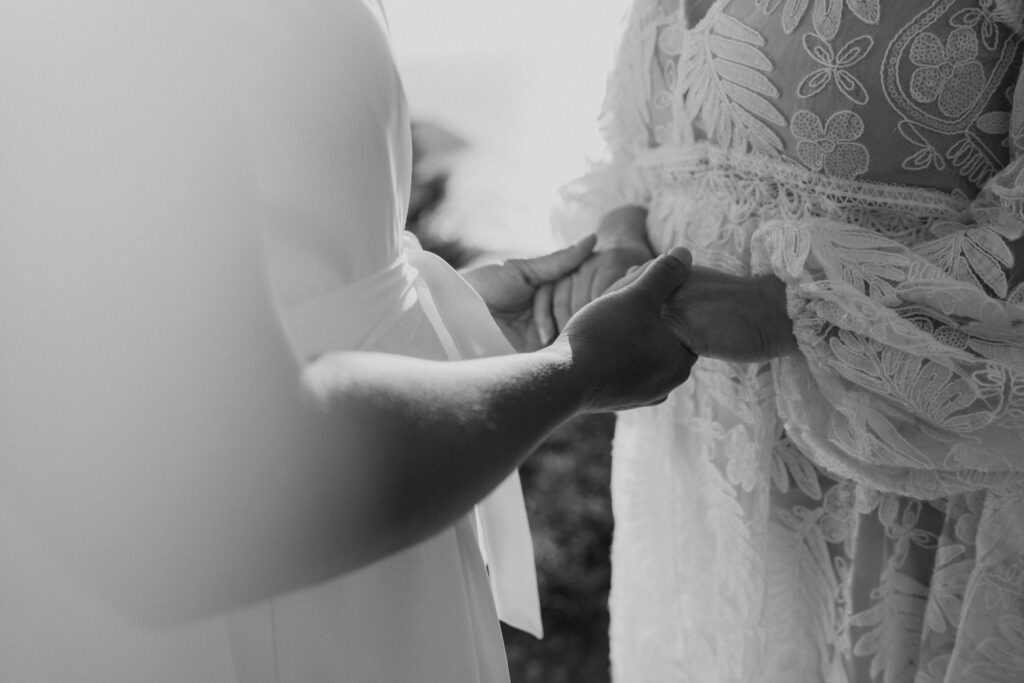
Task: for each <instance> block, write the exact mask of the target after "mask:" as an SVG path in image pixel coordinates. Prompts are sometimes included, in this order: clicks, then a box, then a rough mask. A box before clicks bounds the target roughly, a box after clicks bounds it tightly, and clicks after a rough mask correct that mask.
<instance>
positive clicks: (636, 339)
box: [552, 248, 696, 412]
mask: <svg viewBox="0 0 1024 683" xmlns="http://www.w3.org/2000/svg"><path fill="white" fill-rule="evenodd" d="M692 260H693V259H692V256H691V255H690V252H689V251H687V250H686V249H683V248H677V249H673V250H672V251H671V252H669V253H668V254H666V255H664V256H661V257H659V258H658V259H657V260H655V261H653V262H651V263H650V265H648V266H647V267H646V268H645V269H644V270H643V272H642V273H640V274H638V275H637V276H636V277H634V278H632V280H631V281H630V282H629V283H628V284H625V285H624V286H621V287H618V288H617V289H616V290H615V291H614V292H612V293H609V294H607V295H605V296H603V297H601V298H599V299H597V300H595V301H594V302H592V303H590V304H589V305H587V306H585V307H584V308H583V309H582V310H581V311H580V312H579V313H578V314H577V315H576V316H574V317H573V318H572V319H571V320H570V321H569V323H568V324H567V325H566V328H565V330H564V331H563V333H562V335H561V336H560V337H559V338H558V339H556V340H555V343H554V344H553V345H552V347H553V349H555V350H566V351H567V352H568V354H569V355H570V357H571V359H572V363H573V366H574V367H575V368H577V369H578V371H579V372H580V373H582V375H583V377H584V381H585V382H587V383H588V384H589V385H590V386H591V387H592V388H591V390H590V393H589V396H588V397H587V400H586V402H585V407H584V409H585V410H588V411H591V412H600V411H608V410H624V409H627V408H635V407H638V406H644V405H653V404H656V403H660V402H661V401H663V400H665V397H666V396H668V393H669V392H670V391H671V390H672V389H674V388H675V387H676V386H678V385H679V384H681V383H682V382H684V381H685V380H686V379H687V378H688V377H689V376H690V368H691V367H692V366H693V363H694V362H695V361H696V356H695V355H694V354H693V353H692V352H690V351H689V350H688V349H687V348H686V347H684V346H683V345H682V344H680V342H679V340H678V339H677V338H676V336H675V335H674V334H673V332H672V330H671V328H670V327H669V325H668V324H667V321H666V320H664V319H663V318H662V315H661V311H662V308H663V307H664V306H665V303H666V301H668V299H669V297H670V296H671V295H672V293H673V292H675V291H676V290H677V289H679V287H680V285H682V284H683V283H684V282H685V281H686V279H687V276H688V274H689V270H690V264H691V263H692Z"/></svg>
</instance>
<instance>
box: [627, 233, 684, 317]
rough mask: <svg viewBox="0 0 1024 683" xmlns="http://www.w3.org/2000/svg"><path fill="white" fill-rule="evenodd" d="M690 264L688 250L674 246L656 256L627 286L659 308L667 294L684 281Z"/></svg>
mask: <svg viewBox="0 0 1024 683" xmlns="http://www.w3.org/2000/svg"><path fill="white" fill-rule="evenodd" d="M692 265H693V255H692V254H690V251H689V250H688V249H685V248H683V247H676V248H674V249H672V250H671V251H670V252H668V253H667V254H663V255H661V256H659V257H658V258H656V259H655V260H654V262H653V263H651V264H650V265H649V266H648V267H647V268H646V270H644V272H643V273H642V274H641V275H640V276H639V277H638V278H637V279H636V280H635V281H634V282H633V283H632V284H630V285H628V288H629V289H631V290H635V291H638V292H643V294H644V296H645V297H646V298H647V299H648V300H649V301H650V303H651V304H652V305H655V306H657V307H658V308H660V307H661V305H662V304H664V303H665V300H666V299H668V297H669V295H670V294H672V292H674V291H676V290H677V289H679V286H680V285H682V284H683V282H685V281H686V277H687V275H689V273H690V266H692Z"/></svg>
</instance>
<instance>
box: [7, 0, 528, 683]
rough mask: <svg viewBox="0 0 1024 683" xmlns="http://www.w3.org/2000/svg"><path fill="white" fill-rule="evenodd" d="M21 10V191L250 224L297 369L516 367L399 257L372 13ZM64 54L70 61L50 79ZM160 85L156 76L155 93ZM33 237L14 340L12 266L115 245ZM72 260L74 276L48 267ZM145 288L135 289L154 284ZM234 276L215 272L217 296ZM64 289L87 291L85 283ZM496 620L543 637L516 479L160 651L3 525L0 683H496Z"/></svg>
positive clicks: (397, 175)
mask: <svg viewBox="0 0 1024 683" xmlns="http://www.w3.org/2000/svg"><path fill="white" fill-rule="evenodd" d="M17 4H18V3H14V2H6V1H4V2H0V7H2V8H3V10H4V15H5V16H7V17H8V19H5V21H4V22H3V23H4V24H6V28H3V27H0V37H2V38H4V39H5V45H6V46H7V47H6V48H5V49H4V58H5V61H8V63H12V62H13V61H17V62H18V63H19V64H21V65H22V68H21V69H20V70H14V69H4V68H2V67H0V82H4V83H10V84H11V85H12V86H13V87H15V88H18V87H22V88H25V89H26V90H24V91H23V92H22V94H24V98H22V99H21V100H19V99H17V98H12V99H13V101H14V102H15V104H14V105H13V113H14V119H13V120H14V121H15V122H16V125H20V126H21V128H22V129H23V130H22V129H18V130H17V131H16V132H18V133H19V137H18V138H17V143H16V144H14V145H13V147H14V150H13V152H12V153H11V155H10V156H9V159H12V160H13V161H12V162H11V166H12V167H13V165H14V164H15V163H20V164H22V168H23V169H27V170H26V171H25V177H28V178H30V179H29V180H19V182H21V183H22V185H16V186H15V187H22V186H23V187H30V186H32V187H34V186H33V185H32V183H33V182H35V180H33V179H36V180H38V178H39V177H41V176H39V175H38V174H36V175H33V173H34V172H35V169H34V168H32V167H31V165H32V164H40V165H41V164H44V163H52V164H54V167H55V168H56V169H57V170H55V171H54V172H53V173H54V177H53V183H54V186H55V187H57V188H59V189H60V191H62V192H63V191H65V190H66V188H67V187H70V186H72V185H74V186H75V187H76V188H78V187H79V186H81V187H86V186H88V185H89V184H90V183H91V184H93V185H95V186H96V187H97V188H99V189H98V191H94V189H95V188H92V187H90V188H89V191H88V193H87V194H88V195H89V196H100V197H101V198H102V197H114V198H116V197H117V196H119V195H123V194H124V193H130V192H132V182H133V181H132V179H133V178H153V177H155V178H157V179H160V178H162V176H161V174H162V173H166V175H167V178H166V181H167V182H168V184H169V185H168V187H169V192H168V196H169V197H172V198H173V199H169V200H168V206H169V207H170V208H169V209H168V210H169V211H171V210H177V208H178V207H177V206H173V205H172V204H171V202H178V201H183V202H189V201H192V200H194V201H195V202H196V203H197V205H199V204H200V203H204V202H205V203H208V204H210V205H211V206H213V205H216V206H217V210H218V211H224V212H226V213H225V215H226V216H227V217H228V219H229V220H231V221H235V222H239V221H245V220H248V221H250V222H251V227H252V229H251V232H250V233H249V237H251V239H252V240H253V242H256V241H260V242H261V244H262V251H263V255H264V261H265V264H264V265H265V272H266V283H267V284H266V286H267V294H268V296H269V297H271V298H272V300H273V302H274V307H275V310H276V311H277V314H278V318H279V320H280V321H281V326H282V327H283V331H284V335H285V337H286V338H287V340H288V343H289V344H290V346H291V349H292V352H293V353H294V354H295V356H297V357H298V358H299V359H301V360H302V361H308V360H311V359H313V358H316V357H317V356H319V355H322V354H324V353H328V352H331V351H336V350H346V349H364V350H374V351H381V352H388V353H398V354H404V355H411V356H417V357H423V358H432V359H458V358H472V357H480V356H485V355H494V354H499V353H505V352H508V351H510V348H509V346H508V344H507V342H506V341H505V339H504V338H503V337H502V335H501V333H500V331H499V330H498V329H497V327H496V326H495V325H494V322H493V320H492V319H491V318H490V316H489V314H488V312H487V310H486V307H485V306H484V305H483V303H482V301H481V300H480V299H479V297H478V296H477V295H476V293H475V292H474V291H473V290H472V289H471V288H470V287H469V286H468V284H467V283H466V282H465V281H464V280H462V279H461V278H460V277H459V276H458V275H457V274H456V273H455V272H454V271H453V270H452V269H451V268H449V267H448V266H447V265H446V264H444V263H443V262H442V261H440V260H439V259H437V258H436V257H434V256H433V255H431V254H428V253H425V252H423V251H422V250H421V249H420V248H419V247H418V245H417V244H415V241H414V240H411V239H410V238H408V237H406V236H405V235H404V230H403V226H404V220H405V214H406V205H407V200H408V195H409V184H410V178H411V161H412V160H411V142H410V129H409V120H408V114H407V110H406V106H405V100H404V95H403V91H402V86H401V83H400V80H399V77H398V75H397V73H396V71H395V66H394V62H393V59H392V55H391V52H390V47H389V44H388V38H387V28H386V21H385V18H384V15H383V10H382V9H381V7H380V6H379V4H378V3H377V2H376V1H375V0H294V1H289V2H280V1H279V0H251V1H247V2H234V1H231V0H204V1H203V2H186V3H146V4H142V5H140V4H138V3H130V2H88V1H86V2H77V1H76V2H70V1H65V0H52V1H50V0H44V2H42V3H41V4H39V5H37V6H34V7H33V9H32V11H31V12H29V11H28V10H25V9H24V8H20V7H17V6H16V5H17ZM172 4H173V7H171V6H170V5H172ZM165 5H166V6H165ZM6 50H10V55H8V54H7V52H6ZM55 54H56V55H61V59H59V60H56V61H52V60H49V59H48V58H47V56H52V55H55ZM8 57H10V58H11V59H10V60H8ZM152 64H156V65H158V67H159V75H155V74H151V73H149V72H148V71H147V68H148V67H147V65H152ZM28 65H31V66H28ZM168 74H171V75H172V77H168ZM105 75H109V79H110V82H109V83H107V82H105V81H104V80H103V79H104V78H105V77H106V76H105ZM47 88H50V89H51V90H52V93H47V92H44V91H46V90H47ZM16 92H17V91H16ZM79 95H81V96H82V101H80V102H79V103H78V107H77V108H76V107H75V106H74V104H75V102H74V101H73V100H72V101H70V102H68V105H69V106H68V107H65V108H61V107H51V106H49V105H48V104H47V105H45V106H43V105H38V109H39V112H33V113H34V114H37V115H36V116H34V117H33V116H27V115H26V112H27V111H29V110H30V109H31V108H32V107H33V106H36V105H33V103H34V102H43V99H40V98H44V99H45V98H47V97H53V98H58V97H66V98H68V99H72V98H75V97H78V96H79ZM19 107H21V108H19ZM211 112H212V113H211ZM121 118H123V119H124V120H123V121H120V119H121ZM91 125H92V127H90V126H91ZM68 131H70V134H66V133H68ZM92 131H100V132H96V133H95V136H96V138H97V139H94V140H93V139H89V137H88V136H89V135H90V133H91V132H92ZM110 131H113V132H110ZM182 131H185V132H184V133H182ZM105 133H110V134H109V136H108V137H107V138H106V139H100V137H101V135H102V134H105ZM179 133H180V134H181V136H183V137H180V139H176V138H175V137H174V136H175V135H178V134H179ZM83 135H84V136H85V137H84V138H83V137H82V136H83ZM33 136H34V137H33ZM47 136H51V139H50V140H49V141H46V142H40V141H42V140H44V139H46V137H47ZM136 136H143V137H141V138H138V137H136ZM162 136H166V139H164V137H162ZM4 139H5V140H6V139H7V138H6V137H5V138H4ZM33 140H35V143H36V144H35V151H34V152H33V150H32V141H33ZM54 140H56V142H54ZM139 140H142V142H141V143H140V142H139ZM62 145H64V146H63V147H62ZM147 145H148V146H150V147H151V149H150V153H149V154H147V153H146V151H145V148H146V147H147ZM183 145H184V147H182V146H183ZM193 145H194V146H193ZM204 146H205V147H204ZM182 149H184V151H183V152H181V155H180V156H179V151H180V150H182ZM125 150H128V151H125ZM119 155H120V156H119ZM183 160H184V161H183ZM197 160H198V161H197ZM90 164H92V165H93V166H94V168H92V170H91V171H90V168H89V165H90ZM112 169H114V170H112ZM182 169H184V171H182ZM7 170H8V167H6V166H5V168H4V174H5V175H4V177H8V176H7V173H6V172H7ZM176 170H177V171H179V173H178V174H177V175H175V171H176ZM214 173H219V174H221V176H214V178H215V179H216V178H217V177H223V178H224V181H225V192H224V198H223V199H221V198H218V197H216V196H215V197H210V196H208V195H202V192H203V190H202V187H204V185H203V182H202V181H203V180H204V179H205V178H206V177H207V176H208V175H210V174H214ZM11 177H15V176H11ZM60 183H64V184H65V185H63V186H62V185H60ZM190 183H194V186H195V189H194V190H193V187H192V185H190ZM42 184H44V183H43V182H42V181H39V185H40V186H41V185H42ZM228 186H230V187H228ZM235 190H238V191H237V192H235ZM26 192H27V191H26ZM68 192H71V190H68ZM23 194H24V193H23ZM85 194H86V192H85V191H84V190H83V196H84V195H85ZM69 196H71V195H69ZM239 198H241V199H239ZM25 205H26V206H27V205H28V203H26V204H25ZM15 215H18V214H15ZM24 215H26V216H28V215H35V214H32V212H31V211H29V212H27V213H25V214H24ZM214 225H216V223H214ZM189 227H190V226H187V225H183V226H181V229H182V230H188V229H189ZM44 232H45V231H39V230H36V231H25V234H21V233H15V232H12V231H11V230H7V231H6V232H5V234H4V238H5V239H4V242H3V245H6V246H10V245H12V244H20V246H21V248H22V252H21V258H22V260H20V261H15V260H14V259H12V258H5V259H4V263H3V265H4V266H9V268H7V277H6V278H5V279H4V280H3V282H2V283H0V284H3V285H4V286H5V290H6V293H7V296H6V297H5V298H4V299H3V301H2V302H0V305H2V306H4V308H2V309H0V311H2V312H3V314H4V316H8V315H11V316H12V317H11V320H13V321H14V323H12V324H18V325H19V326H20V327H19V329H22V328H24V326H25V325H28V324H29V323H28V322H26V321H27V320H29V318H30V317H31V316H28V314H26V315H25V316H22V317H20V318H19V317H18V315H20V314H21V312H20V310H18V309H16V308H15V303H14V302H16V298H15V297H16V296H19V293H20V295H27V294H26V292H27V291H28V290H27V286H26V285H24V284H23V283H25V282H28V281H29V279H30V278H36V279H38V278H37V276H36V275H35V274H34V273H35V272H36V271H31V272H30V271H29V270H28V268H29V267H28V266H26V265H24V264H25V263H26V261H25V260H24V259H28V258H30V257H31V256H32V255H34V254H35V253H43V252H42V251H38V252H36V251H33V249H37V250H42V249H53V248H59V249H64V248H65V247H66V249H68V250H75V249H83V248H86V247H83V246H82V245H84V244H92V245H94V247H93V248H98V247H95V245H96V244H102V240H103V239H105V238H106V237H107V236H106V235H96V236H94V237H93V238H92V241H91V242H90V241H89V240H88V239H87V238H86V237H83V236H81V235H77V234H76V235H69V236H68V237H67V239H66V240H63V241H62V240H61V239H54V240H51V241H46V240H49V237H50V236H48V235H44V234H43V233H44ZM10 237H14V238H15V239H16V240H18V241H14V242H8V241H7V238H10ZM44 237H45V238H46V239H45V240H44V239H43V238H44ZM247 238H248V237H247ZM40 240H43V241H40ZM111 244H112V245H113V244H114V243H113V242H112V243H111ZM3 245H0V246H3ZM111 249H112V252H111V253H112V256H116V255H117V251H116V247H111ZM5 251H7V254H8V256H10V254H11V251H10V250H7V249H5ZM245 251H246V249H244V248H243V249H240V252H245ZM123 253H125V254H129V253H132V252H131V250H130V247H128V246H125V248H124V252H123ZM140 253H144V252H140ZM158 256H159V255H158V254H155V253H150V254H148V256H147V257H148V258H153V257H158ZM62 261H63V262H65V264H70V263H71V262H72V261H74V255H71V256H62V257H61V258H58V259H57V260H55V261H54V263H55V264H58V263H61V262H62ZM137 271H138V272H139V273H140V276H141V277H144V276H145V275H144V274H145V272H146V268H145V264H142V265H140V266H139V268H138V269H137ZM64 272H65V274H66V275H67V276H68V277H71V275H72V272H70V271H64ZM231 275H232V270H231V268H230V267H228V264H225V269H224V278H225V282H229V281H230V280H229V278H230V277H231ZM55 277H58V279H59V274H58V275H56V276H55ZM75 277H78V278H79V280H80V281H81V282H82V283H83V284H82V287H83V288H84V287H86V285H87V283H85V281H84V280H82V279H81V278H82V277H85V276H82V275H81V274H79V275H76V276H75ZM19 278H20V279H19ZM32 281H35V280H32ZM219 286H221V283H219V282H205V283H202V285H201V286H200V285H198V284H197V285H196V287H198V288H199V289H200V290H201V288H202V287H219ZM225 286H227V285H225ZM56 289H57V287H56V285H54V290H55V291H56ZM39 296H42V294H40V295H39ZM83 296H84V295H83ZM50 298H51V299H53V300H54V301H56V300H57V299H58V298H59V295H54V296H52V297H50ZM154 305H157V304H154ZM26 316H28V317H26ZM65 317H66V316H65ZM61 319H63V318H61ZM31 320H33V321H34V320H35V318H32V319H31ZM30 322H31V321H30ZM0 325H4V323H0ZM8 329H9V330H10V329H12V328H8ZM25 329H27V328H25ZM92 332H93V330H91V329H90V334H92ZM95 334H96V336H97V338H100V337H102V338H104V339H106V338H108V337H109V338H111V339H113V338H114V337H115V336H116V334H115V333H114V332H112V331H110V330H105V329H99V330H97V331H95ZM122 334H126V333H124V332H122ZM104 335H106V336H104ZM4 338H5V339H7V337H6V336H5V337H4ZM25 338H26V339H27V338H28V337H27V333H26V337H25ZM7 341H8V346H9V348H13V349H14V350H15V351H16V352H17V353H16V354H15V356H16V357H18V358H24V359H34V358H36V357H37V356H35V355H33V354H41V353H42V351H40V350H38V349H37V348H36V347H37V346H38V345H37V344H29V343H25V344H22V346H21V347H16V346H14V344H16V343H20V341H21V337H15V338H13V341H11V340H7ZM55 343H56V342H55ZM42 346H44V347H45V346H46V345H45V344H42ZM17 354H21V355H20V356H19V355H17ZM28 362H32V361H31V360H29V361H28ZM13 363H14V361H11V363H9V364H6V365H3V366H2V368H0V371H2V372H3V373H4V374H5V375H7V374H9V375H10V377H9V379H10V380H11V381H10V382H9V383H8V384H7V387H8V389H6V390H5V394H4V396H3V400H4V404H3V406H4V410H5V411H6V410H7V408H8V407H9V406H11V405H14V403H13V402H12V403H10V404H8V402H7V401H8V399H11V400H12V401H13V400H14V399H17V395H16V394H15V391H14V388H16V387H17V386H19V385H18V381H19V379H22V378H28V377H29V375H28V374H24V375H21V374H18V373H19V372H20V370H19V367H21V366H19V367H15V366H14V365H13ZM22 365H24V364H22ZM27 381H28V380H27V379H26V382H27ZM33 381H34V380H33ZM182 381H187V380H186V379H185V378H182ZM255 381H258V378H256V380H255ZM26 386H27V384H26ZM12 387H13V388H12ZM195 400H196V401H197V402H200V403H201V402H202V401H204V400H206V399H205V398H204V397H203V396H196V397H195ZM26 410H28V408H26ZM210 410H216V406H212V405H211V406H210ZM8 424H10V423H8V422H7V421H4V422H3V425H8ZM15 433H16V434H18V432H15ZM18 438H20V437H18ZM11 439H12V441H11V443H20V442H17V441H14V439H15V437H11ZM488 574H490V580H489V577H488ZM496 605H497V607H496ZM499 616H500V617H501V618H502V619H504V620H505V621H507V622H509V623H511V624H513V625H516V626H519V627H521V628H524V629H526V630H530V631H532V632H534V633H536V634H538V635H539V633H540V619H539V608H538V603H537V592H536V579H535V576H534V570H533V555H532V547H531V544H530V538H529V530H528V528H527V525H526V516H525V509H524V507H523V503H522V493H521V490H520V487H519V481H518V477H517V476H513V477H511V478H510V479H509V480H507V481H506V482H505V483H504V484H502V485H501V486H500V487H499V488H498V489H497V490H496V491H495V492H494V493H493V494H492V495H491V497H490V498H488V499H487V500H486V501H484V503H482V504H481V505H480V506H478V507H477V509H476V510H475V511H474V512H473V513H471V514H470V515H468V516H466V517H465V518H463V519H462V520H460V521H459V522H458V523H456V524H455V525H454V526H452V527H450V528H448V529H445V530H444V531H442V532H441V533H439V534H437V535H436V536H435V537H433V538H431V539H429V540H427V541H424V542H422V543H420V544H419V545H417V546H414V547H412V548H409V549H407V550H405V551H403V552H400V553H398V554H396V555H393V556H391V557H390V558H387V559H385V560H383V561H381V562H378V563H376V564H374V565H372V566H370V567H367V568H365V569H363V570H360V571H358V572H355V573H353V574H351V575H348V576H345V577H342V578H338V579H335V580H333V581H329V582H326V583H322V584H319V585H316V586H313V587H309V588H306V589H303V590H300V591H297V592H295V593H291V594H287V595H283V596H279V597H277V598H274V599H273V600H270V601H268V602H265V603H261V604H257V605H253V606H249V607H245V608H243V609H241V610H239V611H238V612H237V613H234V614H231V615H229V616H228V617H226V618H220V617H218V618H212V619H210V620H208V621H206V622H204V623H201V624H194V625H192V626H189V627H187V628H184V629H178V630H175V631H174V632H172V633H163V634H152V633H147V632H145V631H143V630H141V629H139V628H138V627H136V626H134V625H133V624H132V623H131V622H129V621H128V620H127V619H125V618H124V617H122V616H121V615H120V614H119V613H118V612H116V611H115V610H114V609H113V608H110V607H108V606H107V605H106V604H105V603H104V602H103V601H102V600H100V599H98V598H94V597H93V596H92V595H90V594H89V593H87V592H86V591H84V590H82V589H81V587H80V586H79V585H78V583H77V582H76V579H75V577H73V576H70V575H68V576H65V575H64V573H63V571H62V569H61V568H60V567H58V566H57V565H56V564H55V563H53V561H52V560H51V559H50V558H49V556H48V555H47V553H46V552H45V550H43V549H42V548H40V547H38V543H37V540H36V539H35V538H33V536H32V534H31V533H30V532H29V531H28V530H27V527H26V526H25V525H22V524H20V523H19V522H18V518H17V512H16V511H14V512H11V513H10V514H7V513H6V512H5V513H4V514H0V680H4V681H17V682H19V683H33V682H35V681H39V682H51V681H89V682H92V681H96V682H100V681H104V682H106V681H133V682H136V683H164V682H166V683H171V682H178V681H190V682H191V681H195V682H202V683H218V682H220V681H232V682H234V681H238V682H241V683H262V682H264V681H266V682H271V681H272V682H275V683H307V682H309V683H311V682H314V681H315V682H320V681H324V682H326V681H331V682H335V681H337V682H341V681H344V682H350V681H351V682H353V683H358V682H360V681H366V682H382V681H395V682H401V681H417V682H422V683H429V682H432V681H436V682H437V683H443V682H445V683H446V682H449V681H459V682H470V683H472V682H479V683H491V682H494V681H499V682H501V681H507V680H508V669H507V665H506V661H505V654H504V648H503V644H502V639H501V633H500V629H499V624H498V617H499Z"/></svg>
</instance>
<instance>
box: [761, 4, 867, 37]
mask: <svg viewBox="0 0 1024 683" xmlns="http://www.w3.org/2000/svg"><path fill="white" fill-rule="evenodd" d="M845 4H846V6H847V7H849V8H850V11H851V12H853V14H854V15H856V17H857V18H858V19H860V20H861V21H863V22H865V23H868V24H877V23H878V18H879V14H880V10H879V0H846V3H845ZM778 5H779V0H774V1H773V0H769V1H768V2H766V3H765V7H764V10H765V12H766V13H771V12H773V11H774V10H775V9H776V7H778ZM809 6H810V1H809V0H786V5H785V7H783V8H782V29H783V30H784V31H785V32H786V33H792V32H793V31H795V30H796V27H797V26H798V25H799V24H800V20H801V19H803V17H804V14H806V13H807V8H808V7H809ZM842 16H843V0H814V12H813V15H812V21H813V24H814V31H815V32H816V33H817V34H818V35H820V36H821V37H822V38H824V39H826V40H832V39H833V38H835V37H836V33H838V32H839V25H840V24H841V23H842Z"/></svg>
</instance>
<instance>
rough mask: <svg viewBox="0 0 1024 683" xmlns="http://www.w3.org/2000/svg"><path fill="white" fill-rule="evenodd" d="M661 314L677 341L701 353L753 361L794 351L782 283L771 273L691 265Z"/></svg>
mask: <svg viewBox="0 0 1024 683" xmlns="http://www.w3.org/2000/svg"><path fill="white" fill-rule="evenodd" d="M664 315H665V318H666V320H667V321H668V323H669V325H670V326H671V327H672V329H673V331H674V332H675V333H676V335H677V336H678V337H679V339H680V341H682V343H683V344H685V345H686V346H687V348H689V349H692V350H693V351H694V353H697V354H700V355H701V356H707V357H709V358H719V359H722V360H728V361H734V362H740V363H751V362H763V361H766V360H770V359H772V358H776V357H778V356H782V355H786V354H789V353H794V352H795V351H796V350H797V345H796V339H795V337H794V336H793V323H792V321H791V320H790V319H789V316H788V314H787V313H786V288H785V285H784V284H783V283H782V281H780V280H779V279H778V278H776V277H774V276H771V275H769V276H758V277H745V276H739V275H730V274H728V273H723V272H721V271H717V270H713V269H711V268H703V267H700V266H695V267H694V268H693V269H692V271H691V273H690V276H689V277H688V278H687V280H686V285H685V286H683V287H680V288H679V289H678V290H676V292H675V293H674V294H673V295H672V296H671V297H670V298H669V300H668V303H667V304H666V306H665V309H664Z"/></svg>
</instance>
